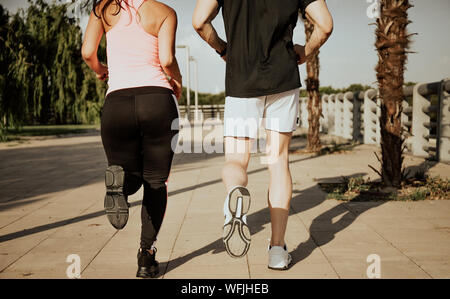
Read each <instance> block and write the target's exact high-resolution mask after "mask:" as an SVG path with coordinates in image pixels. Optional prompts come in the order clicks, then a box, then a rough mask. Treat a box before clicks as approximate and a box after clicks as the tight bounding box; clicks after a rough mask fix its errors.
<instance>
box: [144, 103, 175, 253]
mask: <svg viewBox="0 0 450 299" xmlns="http://www.w3.org/2000/svg"><path fill="white" fill-rule="evenodd" d="M136 105H137V106H136V108H137V113H138V122H139V126H140V128H141V132H142V154H143V180H144V198H143V202H142V203H143V204H142V210H141V220H142V231H141V248H147V249H149V248H151V246H152V245H153V243H154V242H155V241H156V237H157V235H158V232H159V229H160V228H161V224H162V221H163V218H164V214H165V211H166V204H167V185H166V182H167V179H168V177H169V173H170V168H171V165H172V158H173V154H174V149H172V147H171V145H172V139H173V138H174V136H175V135H176V134H177V133H178V127H176V129H175V130H173V129H172V123H173V122H174V121H177V119H178V108H177V106H176V104H175V100H174V98H173V95H171V94H147V95H139V96H136ZM174 144H176V143H174Z"/></svg>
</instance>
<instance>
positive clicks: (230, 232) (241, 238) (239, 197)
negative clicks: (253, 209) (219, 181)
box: [223, 187, 251, 258]
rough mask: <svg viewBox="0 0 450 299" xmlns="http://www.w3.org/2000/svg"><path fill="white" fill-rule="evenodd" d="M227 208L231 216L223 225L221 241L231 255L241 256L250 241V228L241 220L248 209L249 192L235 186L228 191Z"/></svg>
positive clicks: (247, 248)
mask: <svg viewBox="0 0 450 299" xmlns="http://www.w3.org/2000/svg"><path fill="white" fill-rule="evenodd" d="M228 210H229V213H230V214H231V215H232V218H231V220H230V221H229V222H228V223H227V224H225V225H224V227H223V243H224V245H225V249H226V251H227V253H228V254H229V255H230V256H231V257H235V258H239V257H243V256H244V255H246V254H247V252H248V250H249V248H250V242H251V236H250V229H249V228H248V226H247V224H246V223H245V222H244V221H243V217H244V216H245V215H246V214H247V213H248V211H249V210H250V193H249V192H248V190H247V189H246V188H244V187H236V188H234V189H233V190H232V191H231V192H230V195H229V201H228Z"/></svg>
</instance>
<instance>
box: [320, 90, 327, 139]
mask: <svg viewBox="0 0 450 299" xmlns="http://www.w3.org/2000/svg"><path fill="white" fill-rule="evenodd" d="M320 131H321V132H324V133H328V95H327V94H324V95H322V115H321V117H320Z"/></svg>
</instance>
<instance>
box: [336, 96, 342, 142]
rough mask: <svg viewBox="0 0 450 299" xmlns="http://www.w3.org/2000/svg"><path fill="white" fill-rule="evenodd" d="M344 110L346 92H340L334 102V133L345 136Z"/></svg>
mask: <svg viewBox="0 0 450 299" xmlns="http://www.w3.org/2000/svg"><path fill="white" fill-rule="evenodd" d="M343 112H344V94H343V93H338V94H337V95H336V97H335V103H334V135H336V136H341V137H342V136H343V127H342V118H343Z"/></svg>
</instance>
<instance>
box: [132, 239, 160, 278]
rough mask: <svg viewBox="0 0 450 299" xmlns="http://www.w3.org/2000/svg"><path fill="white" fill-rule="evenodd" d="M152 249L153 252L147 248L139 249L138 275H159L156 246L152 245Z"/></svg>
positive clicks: (146, 276)
mask: <svg viewBox="0 0 450 299" xmlns="http://www.w3.org/2000/svg"><path fill="white" fill-rule="evenodd" d="M150 250H152V251H153V253H150V252H149V250H147V249H143V248H140V249H139V251H138V254H137V258H138V270H137V273H136V277H141V278H153V277H155V276H156V275H158V273H159V263H158V262H157V261H156V259H155V255H156V248H155V247H154V246H152V248H151V249H150Z"/></svg>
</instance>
